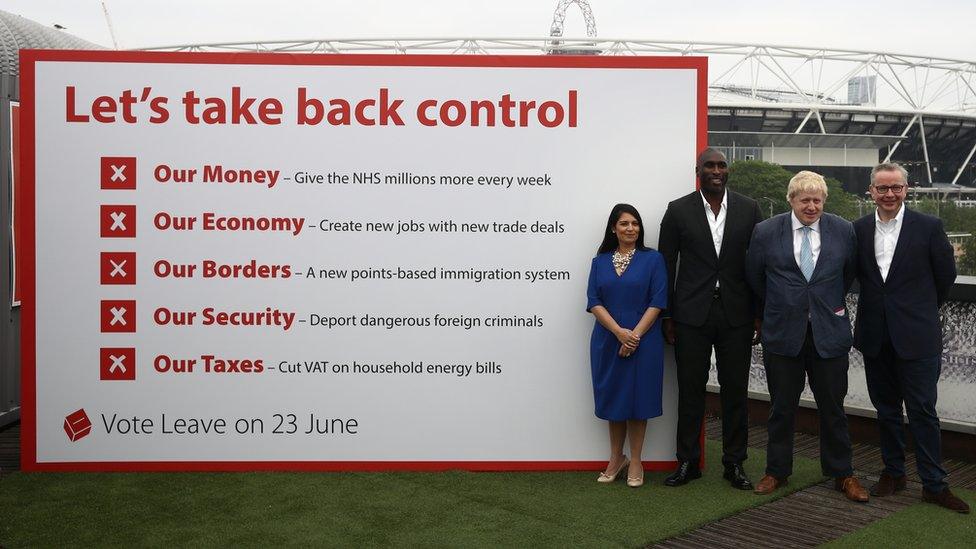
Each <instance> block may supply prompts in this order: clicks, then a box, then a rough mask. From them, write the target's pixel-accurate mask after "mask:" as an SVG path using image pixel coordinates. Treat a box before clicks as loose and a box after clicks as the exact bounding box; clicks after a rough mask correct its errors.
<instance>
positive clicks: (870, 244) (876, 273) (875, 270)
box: [857, 214, 890, 285]
mask: <svg viewBox="0 0 976 549" xmlns="http://www.w3.org/2000/svg"><path fill="white" fill-rule="evenodd" d="M875 215H877V214H875ZM875 215H872V216H871V223H865V224H864V226H865V227H866V228H865V229H864V230H862V231H861V234H859V235H857V238H858V240H859V241H860V242H863V243H864V246H863V251H864V252H865V253H866V254H867V257H866V258H865V261H867V262H868V263H870V264H871V276H872V277H874V279H875V281H876V282H877V283H878V285H883V284H884V280H883V279H882V278H881V268H880V267H878V255H877V248H875V247H874V235H875V233H876V232H877V231H878V227H877V225H876V223H877V222H878V221H877V219H875ZM889 272H890V271H889Z"/></svg>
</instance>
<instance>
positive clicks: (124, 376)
mask: <svg viewBox="0 0 976 549" xmlns="http://www.w3.org/2000/svg"><path fill="white" fill-rule="evenodd" d="M99 363H100V367H99V371H100V375H99V379H101V380H102V381H135V379H136V350H135V348H133V347H102V348H101V356H100V360H99Z"/></svg>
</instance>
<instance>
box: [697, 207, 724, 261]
mask: <svg viewBox="0 0 976 549" xmlns="http://www.w3.org/2000/svg"><path fill="white" fill-rule="evenodd" d="M701 197H702V203H703V204H704V205H705V219H707V220H708V229H709V230H710V231H711V232H712V244H714V245H715V255H719V254H721V253H722V237H723V236H725V217H726V215H727V214H728V210H729V197H728V193H723V194H722V205H721V207H719V210H718V215H715V214H714V213H713V212H712V206H711V205H710V204H709V203H708V200H705V194H704V193H701Z"/></svg>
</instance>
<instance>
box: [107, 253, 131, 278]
mask: <svg viewBox="0 0 976 549" xmlns="http://www.w3.org/2000/svg"><path fill="white" fill-rule="evenodd" d="M101 281H102V284H135V283H136V253H135V252H102V256H101Z"/></svg>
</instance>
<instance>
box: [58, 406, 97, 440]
mask: <svg viewBox="0 0 976 549" xmlns="http://www.w3.org/2000/svg"><path fill="white" fill-rule="evenodd" d="M91 429H92V424H91V420H90V419H88V414H86V413H85V409H84V408H82V409H80V410H78V411H76V412H73V413H70V414H68V415H67V416H65V418H64V432H65V434H66V435H68V440H70V441H71V442H77V441H78V440H80V439H83V438H85V437H86V436H88V433H90V432H91Z"/></svg>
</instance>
